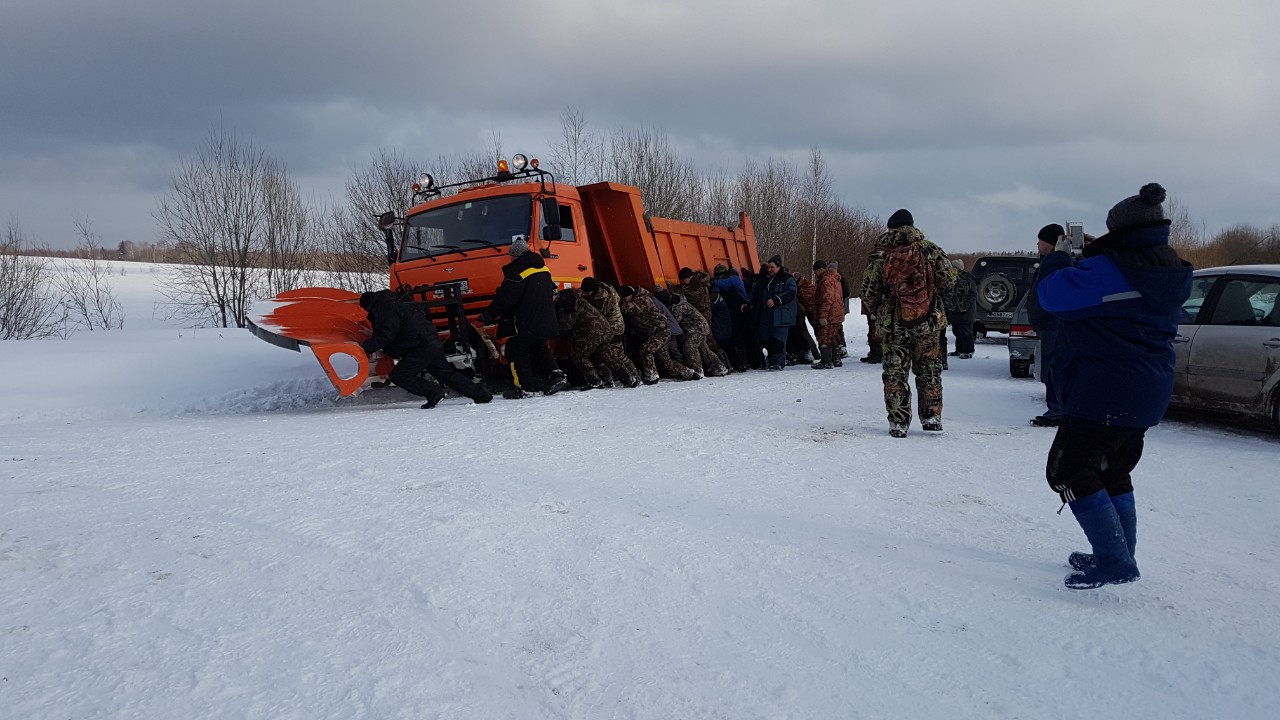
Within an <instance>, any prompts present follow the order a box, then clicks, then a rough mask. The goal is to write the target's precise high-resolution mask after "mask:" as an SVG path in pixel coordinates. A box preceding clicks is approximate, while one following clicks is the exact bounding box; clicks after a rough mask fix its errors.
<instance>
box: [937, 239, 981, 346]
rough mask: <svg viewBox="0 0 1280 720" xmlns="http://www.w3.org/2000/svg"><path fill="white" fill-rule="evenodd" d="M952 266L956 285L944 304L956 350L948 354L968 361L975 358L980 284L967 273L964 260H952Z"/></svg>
mask: <svg viewBox="0 0 1280 720" xmlns="http://www.w3.org/2000/svg"><path fill="white" fill-rule="evenodd" d="M951 265H952V266H953V267H955V269H956V284H955V287H953V288H951V290H950V291H949V292H948V293H947V294H946V297H945V298H944V299H943V302H944V303H945V305H946V309H947V324H948V325H950V326H951V333H952V334H953V335H955V336H956V349H955V352H951V353H947V354H948V355H950V356H951V357H954V358H960V359H961V360H968V359H969V358H972V357H973V349H974V346H973V323H974V322H975V321H976V320H977V317H978V284H977V282H976V281H974V279H973V276H972V275H970V274H969V273H968V272H966V271H965V269H964V261H963V260H959V259H956V260H952V261H951ZM946 347H947V345H946V339H945V338H943V344H942V348H943V349H944V350H945V349H946Z"/></svg>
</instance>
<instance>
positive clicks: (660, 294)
mask: <svg viewBox="0 0 1280 720" xmlns="http://www.w3.org/2000/svg"><path fill="white" fill-rule="evenodd" d="M653 296H654V297H656V298H658V300H660V301H662V304H663V305H666V306H667V307H671V293H669V292H667V291H666V290H658V291H656V292H654V293H653Z"/></svg>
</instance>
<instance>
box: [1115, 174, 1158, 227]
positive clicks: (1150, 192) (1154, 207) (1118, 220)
mask: <svg viewBox="0 0 1280 720" xmlns="http://www.w3.org/2000/svg"><path fill="white" fill-rule="evenodd" d="M1165 196H1166V193H1165V190H1164V188H1163V187H1160V185H1159V184H1158V183H1147V184H1146V185H1143V186H1142V189H1141V190H1139V191H1138V194H1137V195H1131V196H1129V197H1127V198H1125V199H1123V200H1121V201H1120V202H1118V203H1116V205H1115V207H1113V208H1111V212H1109V213H1107V230H1110V231H1111V232H1115V231H1117V230H1125V229H1127V228H1132V227H1138V226H1139V225H1145V224H1147V223H1150V222H1155V221H1157V220H1164V219H1166V218H1165V216H1164V206H1162V205H1161V204H1160V203H1162V202H1164V199H1165Z"/></svg>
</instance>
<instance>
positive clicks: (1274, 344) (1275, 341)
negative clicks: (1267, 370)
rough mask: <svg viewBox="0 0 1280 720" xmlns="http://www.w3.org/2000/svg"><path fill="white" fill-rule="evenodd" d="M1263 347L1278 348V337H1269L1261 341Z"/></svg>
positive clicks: (1279, 345) (1279, 339)
mask: <svg viewBox="0 0 1280 720" xmlns="http://www.w3.org/2000/svg"><path fill="white" fill-rule="evenodd" d="M1262 346H1263V347H1269V348H1280V338H1271V339H1270V340H1266V341H1264V342H1263V343H1262Z"/></svg>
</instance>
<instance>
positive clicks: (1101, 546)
mask: <svg viewBox="0 0 1280 720" xmlns="http://www.w3.org/2000/svg"><path fill="white" fill-rule="evenodd" d="M1071 512H1072V514H1074V515H1075V516H1076V522H1078V523H1080V529H1082V530H1084V535H1085V537H1086V538H1088V539H1089V544H1090V545H1092V546H1093V559H1094V566H1093V567H1092V568H1088V569H1086V570H1083V571H1081V572H1075V573H1071V574H1070V575H1068V576H1067V577H1066V578H1065V579H1064V580H1063V584H1064V585H1066V586H1067V587H1068V588H1071V589H1072V590H1087V589H1091V588H1097V587H1102V586H1103V585H1110V584H1120V583H1131V582H1133V581H1134V580H1137V579H1138V578H1139V577H1140V575H1139V574H1138V564H1137V563H1135V562H1134V561H1133V556H1132V555H1130V554H1129V544H1128V542H1127V541H1126V540H1125V534H1124V528H1123V527H1122V526H1121V524H1120V515H1119V513H1117V512H1116V506H1115V505H1114V504H1112V502H1111V498H1109V497H1107V491H1105V490H1099V491H1098V492H1096V493H1094V494H1092V495H1090V496H1088V497H1083V498H1080V499H1079V500H1072V501H1071Z"/></svg>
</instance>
